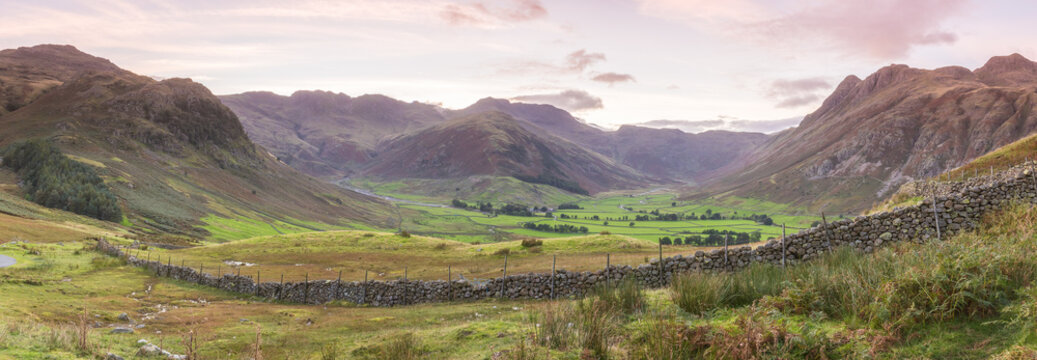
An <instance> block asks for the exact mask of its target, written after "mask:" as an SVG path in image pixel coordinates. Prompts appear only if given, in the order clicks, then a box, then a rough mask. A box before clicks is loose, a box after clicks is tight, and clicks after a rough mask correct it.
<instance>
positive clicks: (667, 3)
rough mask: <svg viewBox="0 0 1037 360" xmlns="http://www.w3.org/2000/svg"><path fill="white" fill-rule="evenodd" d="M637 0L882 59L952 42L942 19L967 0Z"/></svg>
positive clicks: (784, 41)
mask: <svg viewBox="0 0 1037 360" xmlns="http://www.w3.org/2000/svg"><path fill="white" fill-rule="evenodd" d="M638 1H639V3H640V7H639V10H640V11H641V12H642V13H643V14H646V15H649V16H655V17H659V18H665V19H670V20H677V21H683V22H685V23H688V24H690V25H692V26H696V27H705V28H708V29H712V30H714V31H716V32H720V33H726V34H728V35H732V36H734V37H742V38H744V39H745V40H751V41H758V42H762V43H765V44H774V45H775V46H781V47H787V45H789V44H790V43H797V42H798V43H799V45H802V46H807V47H810V46H821V47H824V48H829V49H834V50H836V51H839V52H843V53H846V54H851V55H866V56H870V57H873V58H878V59H883V60H888V59H897V58H902V57H904V56H906V55H907V54H908V53H909V52H910V50H911V48H913V47H915V46H920V45H939V44H953V43H954V42H955V41H957V39H958V36H957V34H955V33H953V32H950V31H948V30H946V29H943V28H942V24H943V22H944V21H945V20H947V19H948V18H950V17H952V16H954V15H956V14H958V13H959V12H960V11H962V10H963V8H964V6H962V5H963V4H964V3H965V2H966V1H967V0H836V1H812V0H792V1H789V2H784V3H781V2H772V1H765V0H731V1H708V0H687V1H682V0H638ZM732 29H733V30H732Z"/></svg>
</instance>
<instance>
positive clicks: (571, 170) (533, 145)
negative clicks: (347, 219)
mask: <svg viewBox="0 0 1037 360" xmlns="http://www.w3.org/2000/svg"><path fill="white" fill-rule="evenodd" d="M375 160H376V161H373V162H372V165H371V166H370V167H369V168H367V169H366V170H365V171H364V174H365V175H367V176H372V177H377V178H383V179H395V178H406V177H413V178H438V179H441V178H465V177H469V176H473V175H496V176H513V177H515V178H518V179H520V180H524V181H527V182H533V183H543V184H548V185H553V186H556V187H559V188H562V189H565V190H569V191H571V192H576V193H588V192H591V193H593V192H599V191H602V190H607V189H616V188H632V187H637V186H639V185H644V184H645V183H647V179H645V178H644V177H642V176H641V175H639V174H638V173H637V172H635V171H634V170H632V169H630V168H628V167H626V166H623V165H619V164H616V163H614V162H613V161H612V160H611V159H608V158H606V157H604V156H601V155H599V154H597V153H594V152H592V151H588V150H586V149H584V148H582V147H580V146H578V145H576V144H573V143H571V142H569V141H566V140H563V139H559V138H555V137H553V136H549V135H540V134H536V133H534V132H532V131H529V130H527V129H525V128H523V126H522V122H521V121H519V120H516V119H515V118H513V117H511V116H510V115H507V114H504V113H501V112H486V113H479V114H475V115H470V116H464V117H462V118H459V119H456V120H451V121H449V122H447V123H444V124H442V125H438V126H435V127H432V128H429V129H426V130H423V131H421V132H418V133H415V134H412V135H408V136H404V137H401V138H398V139H396V140H393V141H392V142H390V143H388V144H386V146H385V147H384V151H383V152H382V153H381V154H379V155H378V157H377V158H376V159H375Z"/></svg>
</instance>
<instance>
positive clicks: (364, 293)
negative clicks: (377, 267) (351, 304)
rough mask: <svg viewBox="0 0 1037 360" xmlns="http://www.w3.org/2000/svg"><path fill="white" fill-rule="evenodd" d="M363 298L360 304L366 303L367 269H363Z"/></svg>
mask: <svg viewBox="0 0 1037 360" xmlns="http://www.w3.org/2000/svg"><path fill="white" fill-rule="evenodd" d="M363 290H364V291H363V294H362V296H363V298H361V299H360V303H361V304H366V303H367V269H364V287H363Z"/></svg>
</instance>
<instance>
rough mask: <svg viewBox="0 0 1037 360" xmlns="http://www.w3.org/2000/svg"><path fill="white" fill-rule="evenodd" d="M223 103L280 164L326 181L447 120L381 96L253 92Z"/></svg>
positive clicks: (433, 111)
mask: <svg viewBox="0 0 1037 360" xmlns="http://www.w3.org/2000/svg"><path fill="white" fill-rule="evenodd" d="M220 100H222V101H223V103H224V104H226V105H227V107H229V108H230V109H231V110H233V111H234V112H235V113H236V114H237V115H238V117H239V118H240V119H241V122H242V124H243V125H244V126H245V130H246V131H247V132H248V134H249V136H250V137H251V138H252V139H253V140H255V141H256V142H257V143H259V144H261V145H263V146H264V147H266V148H268V149H270V151H271V152H273V153H274V155H276V156H277V157H278V158H279V159H281V161H284V162H285V163H286V164H288V165H290V166H292V167H294V168H296V169H298V170H300V171H303V172H305V173H307V174H310V175H313V176H318V177H327V178H337V177H343V176H347V175H349V174H351V173H352V172H353V171H354V170H355V169H356V168H357V167H359V166H361V165H363V164H365V163H367V162H368V161H370V160H371V158H372V157H373V156H374V154H375V152H376V148H377V146H378V144H380V143H381V142H383V141H384V140H386V139H388V138H391V137H395V136H397V135H400V134H403V133H407V132H410V131H413V130H417V129H421V128H425V127H428V126H430V125H433V124H438V123H440V122H443V121H444V120H445V118H444V116H443V115H442V114H441V113H440V111H439V108H438V107H435V106H432V105H427V104H421V103H405V102H402V101H398V100H394V99H391V98H389V97H386V96H382V95H363V96H359V97H350V96H348V95H345V94H339V93H332V92H327V91H297V92H295V93H294V94H292V95H291V96H281V95H277V94H274V93H270V92H248V93H243V94H236V95H227V96H221V97H220Z"/></svg>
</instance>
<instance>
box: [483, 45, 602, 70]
mask: <svg viewBox="0 0 1037 360" xmlns="http://www.w3.org/2000/svg"><path fill="white" fill-rule="evenodd" d="M604 61H605V54H602V53H593V52H587V50H585V49H580V50H576V51H573V52H571V53H569V54H568V55H566V56H565V60H564V61H563V62H562V63H560V64H556V63H549V62H544V61H537V60H524V61H514V62H509V63H505V64H502V65H501V66H499V67H498V72H499V73H501V74H538V73H539V74H551V75H563V74H582V73H583V72H584V71H585V70H587V68H589V67H591V66H593V65H594V64H597V63H600V62H604Z"/></svg>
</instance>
